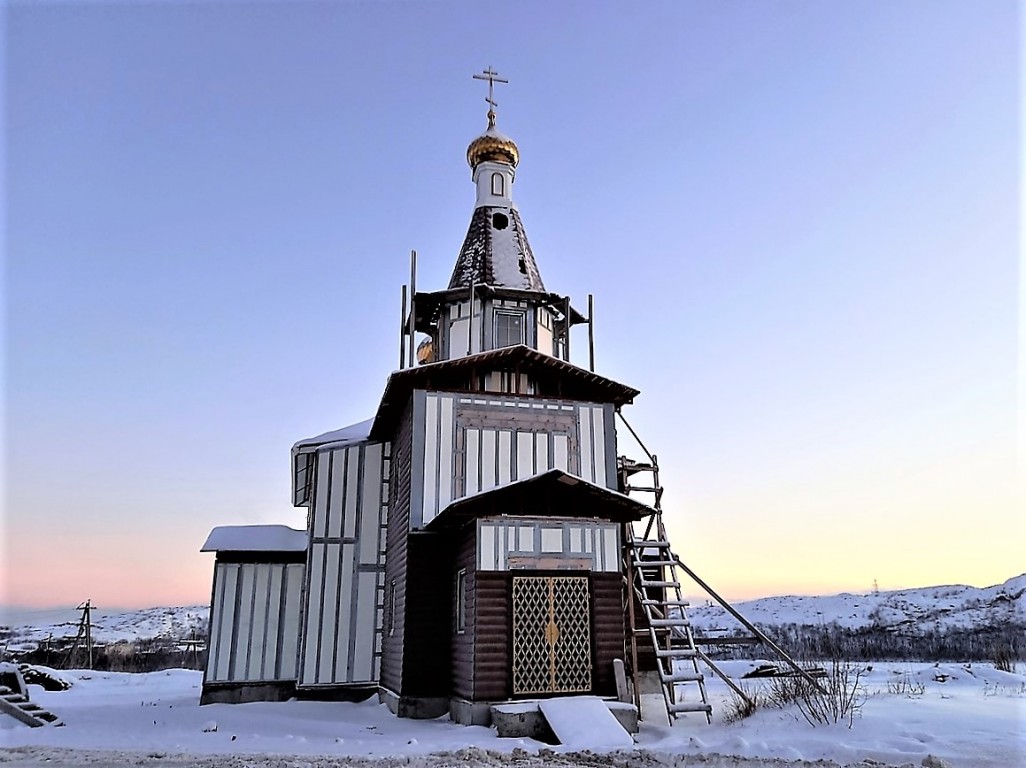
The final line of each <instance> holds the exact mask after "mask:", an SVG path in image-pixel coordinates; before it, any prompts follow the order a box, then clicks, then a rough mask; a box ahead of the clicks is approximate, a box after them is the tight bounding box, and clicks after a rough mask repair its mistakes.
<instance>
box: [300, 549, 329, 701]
mask: <svg viewBox="0 0 1026 768" xmlns="http://www.w3.org/2000/svg"><path fill="white" fill-rule="evenodd" d="M324 547H325V545H324V544H319V543H316V542H315V543H313V544H311V545H310V587H309V591H308V593H307V608H306V631H305V632H304V633H303V639H304V640H305V648H304V653H303V679H302V683H303V684H305V685H309V684H311V683H315V682H317V656H318V654H319V653H320V643H319V642H318V639H319V638H320V621H321V604H322V602H323V600H324Z"/></svg>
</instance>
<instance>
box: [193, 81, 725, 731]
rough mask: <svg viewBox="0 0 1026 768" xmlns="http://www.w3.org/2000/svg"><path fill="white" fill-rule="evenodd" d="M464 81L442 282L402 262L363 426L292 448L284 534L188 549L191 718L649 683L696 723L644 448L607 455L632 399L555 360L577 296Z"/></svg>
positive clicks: (695, 691) (486, 710)
mask: <svg viewBox="0 0 1026 768" xmlns="http://www.w3.org/2000/svg"><path fill="white" fill-rule="evenodd" d="M475 77H477V78H479V79H484V80H487V81H488V83H489V98H488V100H487V101H488V103H489V105H490V108H489V110H488V113H487V119H488V124H487V129H486V130H485V131H484V133H482V134H481V135H480V136H478V137H477V138H475V139H474V140H473V141H472V142H470V145H469V147H468V148H467V162H468V163H469V165H470V169H471V174H472V179H473V184H474V207H473V211H472V213H471V216H470V225H469V228H468V230H467V234H466V237H465V239H464V240H463V244H462V247H461V248H460V249H459V253H458V256H457V257H456V263H455V267H454V268H453V272H452V277H451V279H450V280H449V284H448V285H447V286H445V287H444V288H442V289H441V290H435V291H427V292H425V291H419V290H418V289H417V288H416V285H415V283H416V272H415V267H414V270H413V273H412V274H411V281H410V287H409V301H408V302H407V296H406V292H405V287H404V294H403V296H404V299H403V333H402V336H401V347H402V352H401V355H400V356H401V359H402V362H401V365H400V368H399V369H398V370H396V371H394V372H393V373H392V374H391V375H390V376H389V378H388V381H387V384H386V385H385V389H384V392H383V393H382V396H381V400H380V404H379V405H378V407H377V411H376V412H375V413H373V414H371V415H370V416H371V417H370V418H369V419H367V420H366V421H363V422H361V423H359V424H354V425H352V426H348V427H345V428H343V429H338V430H335V431H332V432H327V433H325V434H322V435H318V436H316V437H311V438H308V439H305V440H300V441H299V442H297V443H296V444H295V445H294V446H293V448H292V454H291V474H292V495H293V498H292V501H293V504H294V505H295V506H298V507H303V508H305V509H306V510H307V525H306V529H305V530H293V529H291V528H287V527H285V526H231V527H219V528H215V529H214V530H213V531H212V532H211V534H210V536H209V538H208V539H207V541H206V543H205V544H204V546H203V551H207V552H214V553H215V556H216V560H215V564H214V582H213V591H212V600H211V612H210V637H209V645H208V648H209V659H208V664H207V668H206V671H205V675H204V680H203V692H202V702H204V703H208V702H240V701H254V700H283V699H286V698H291V697H300V698H303V697H307V698H328V699H338V698H357V697H361V696H367V695H372V694H376V695H378V696H379V697H380V699H381V700H382V701H384V702H385V703H387V705H388V706H389V708H390V709H391V710H392V711H393V712H394V713H396V714H397V715H399V716H406V717H437V716H439V715H442V714H445V713H449V714H450V716H451V717H452V719H454V720H456V721H457V722H462V723H487V722H489V721H490V708H491V707H493V706H494V705H496V704H500V703H503V702H515V701H519V700H523V699H539V698H540V699H544V698H546V697H553V696H568V695H581V694H592V695H595V696H599V697H604V698H608V699H617V698H619V699H620V700H632V699H633V700H634V701H635V703H636V702H637V695H638V691H639V690H640V689H641V688H643V687H644V682H643V679H642V678H643V676H644V674H645V673H647V674H648V675H649V679H650V680H654V681H655V682H654V686H655V690H657V691H658V690H662V692H663V693H664V696H665V700H666V705H667V712H668V713H669V714H670V716H671V718H672V717H673V716H674V715H676V714H678V713H680V712H700V713H704V715H705V716H706V717H708V716H709V712H710V707H709V704H708V701H707V699H706V696H705V686H704V682H703V675H702V672H701V671H700V670H699V666H698V663H697V662H698V661H699V660H700V659H704V658H705V657H704V654H703V653H702V651H700V650H699V649H698V648H696V646H695V643H694V638H693V636H692V634H691V630H690V627H689V625H688V623H687V616H686V612H685V605H686V602H685V601H684V599H683V597H682V596H681V591H680V580H679V578H677V575H676V574H677V568H678V566H680V562H679V560H678V559H677V558H675V557H674V556H673V555H672V552H671V551H670V546H669V542H668V541H667V538H666V533H665V528H664V527H663V525H662V517H661V513H660V507H659V498H660V495H661V488H660V487H659V482H658V466H657V464H656V461H655V457H654V456H651V455H647V451H644V448H643V446H642V450H643V451H644V454H643V456H642V460H641V461H632V460H630V459H627V458H625V457H618V432H617V430H618V425H619V426H620V427H621V428H622V427H623V426H625V425H626V422H625V421H623V420H622V414H621V413H620V411H621V409H622V408H623V407H624V406H626V405H629V404H631V403H632V402H633V401H634V399H635V398H636V397H637V396H638V394H639V392H638V390H636V389H634V388H632V387H630V386H629V385H627V384H623V383H621V382H618V381H614V380H612V379H609V378H606V377H604V376H602V375H600V374H598V373H596V372H594V370H591V369H587V368H582V367H579V366H578V365H575V364H573V363H572V362H570V342H571V331H572V330H575V327H576V331H577V334H575V336H577V335H580V336H581V337H582V341H584V340H586V341H588V342H589V345H590V343H591V341H592V334H591V319H592V318H591V315H592V313H591V309H590V305H591V302H590V300H589V303H588V306H589V308H588V314H587V315H585V314H583V313H582V312H581V311H580V310H579V309H578V308H575V307H574V306H573V305H572V304H571V302H570V299H569V297H568V296H566V295H564V294H561V293H558V292H553V291H552V290H550V289H549V288H547V287H546V285H545V283H544V281H543V279H542V273H541V271H540V269H539V265H538V263H537V261H536V260H535V256H534V253H533V252H532V250H531V246H530V245H529V243H528V239H527V234H526V231H525V227H524V223H523V221H522V220H521V217H520V212H519V211H518V210H517V207H516V205H515V203H514V201H513V187H514V181H515V177H516V171H517V169H518V166H519V163H520V151H519V149H518V148H517V145H516V143H515V142H514V141H513V140H512V139H510V138H508V137H507V136H505V135H503V134H502V133H501V132H500V131H499V130H498V128H497V126H496V112H495V106H496V104H495V102H494V100H493V99H492V85H493V83H494V82H505V81H504V80H500V79H499V78H497V77H496V75H495V73H494V72H492V71H491V70H486V71H485V73H484V75H475ZM414 265H415V259H414ZM585 332H587V339H584V338H583V334H584V333H585ZM415 336H416V337H422V338H423V339H424V340H423V341H422V343H421V344H420V345H419V347H417V348H416V350H415V349H414V338H415ZM591 367H592V368H593V364H592V366H591ZM626 429H628V430H629V429H630V427H629V426H626ZM621 436H622V433H621ZM635 437H636V436H635ZM637 442H638V444H639V445H640V441H637ZM642 476H643V477H645V478H651V480H646V481H645V482H638V481H637V479H636V478H638V477H642ZM632 482H633V483H635V485H634V486H632ZM688 683H691V684H693V685H691V686H687V684H688ZM685 687H689V689H690V693H688V695H687V696H685V695H684V694H683V693H682V690H683V689H684V688H685Z"/></svg>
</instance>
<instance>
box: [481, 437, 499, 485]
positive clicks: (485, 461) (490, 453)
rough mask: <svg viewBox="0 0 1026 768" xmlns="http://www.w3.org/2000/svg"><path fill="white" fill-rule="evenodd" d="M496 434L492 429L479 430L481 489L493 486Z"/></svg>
mask: <svg viewBox="0 0 1026 768" xmlns="http://www.w3.org/2000/svg"><path fill="white" fill-rule="evenodd" d="M497 440H498V434H497V433H496V431H495V430H494V429H482V430H481V490H482V491H487V490H488V489H489V488H494V487H495V482H496V481H495V444H496V442H497Z"/></svg>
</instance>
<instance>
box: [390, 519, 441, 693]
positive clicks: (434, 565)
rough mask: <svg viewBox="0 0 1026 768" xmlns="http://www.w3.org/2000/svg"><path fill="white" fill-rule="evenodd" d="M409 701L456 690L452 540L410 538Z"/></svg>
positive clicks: (406, 640)
mask: <svg viewBox="0 0 1026 768" xmlns="http://www.w3.org/2000/svg"><path fill="white" fill-rule="evenodd" d="M407 557H408V561H407V573H406V582H407V583H406V604H405V614H406V615H405V627H404V642H403V680H402V690H401V691H400V693H401V694H402V695H403V696H423V697H438V696H448V695H449V693H450V690H451V683H452V681H451V676H450V656H451V653H452V651H451V648H452V642H451V637H452V594H453V588H452V575H451V571H450V570H449V569H448V568H446V567H445V565H444V564H445V563H448V562H451V558H452V555H451V547H450V540H449V537H448V536H444V535H442V534H437V533H427V532H415V533H412V534H410V536H409V539H408V547H407Z"/></svg>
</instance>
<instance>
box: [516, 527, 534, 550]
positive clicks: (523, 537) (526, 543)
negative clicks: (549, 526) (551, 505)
mask: <svg viewBox="0 0 1026 768" xmlns="http://www.w3.org/2000/svg"><path fill="white" fill-rule="evenodd" d="M519 527H520V539H519V541H518V542H517V543H518V545H519V546H520V551H521V552H534V526H533V525H521V526H519Z"/></svg>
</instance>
